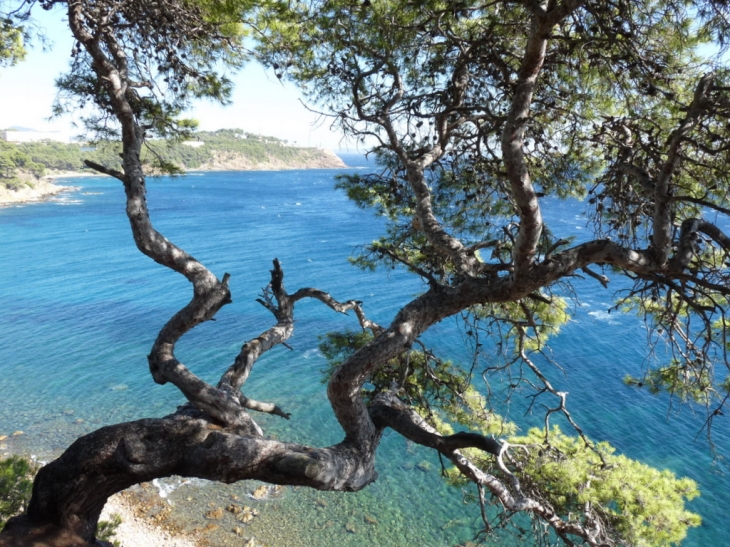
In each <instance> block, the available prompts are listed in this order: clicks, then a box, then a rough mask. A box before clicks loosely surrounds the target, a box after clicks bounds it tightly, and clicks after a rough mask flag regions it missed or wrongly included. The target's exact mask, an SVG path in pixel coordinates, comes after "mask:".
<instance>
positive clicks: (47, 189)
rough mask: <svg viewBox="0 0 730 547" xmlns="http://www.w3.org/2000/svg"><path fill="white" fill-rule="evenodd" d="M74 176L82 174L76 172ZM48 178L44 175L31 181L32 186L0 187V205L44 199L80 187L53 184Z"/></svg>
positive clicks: (65, 175)
mask: <svg viewBox="0 0 730 547" xmlns="http://www.w3.org/2000/svg"><path fill="white" fill-rule="evenodd" d="M58 176H59V177H69V176H72V175H70V174H63V175H58ZM76 176H83V175H79V174H76ZM54 178H55V177H54ZM49 179H51V177H44V178H43V179H41V180H36V181H34V182H32V186H30V185H26V186H22V187H20V188H17V189H10V188H2V187H0V206H3V205H13V204H18V203H29V202H37V201H44V200H46V199H48V198H50V197H52V196H55V195H57V194H61V193H63V192H73V191H75V190H79V189H80V188H79V187H78V186H62V185H59V184H54V183H53V182H51V180H49Z"/></svg>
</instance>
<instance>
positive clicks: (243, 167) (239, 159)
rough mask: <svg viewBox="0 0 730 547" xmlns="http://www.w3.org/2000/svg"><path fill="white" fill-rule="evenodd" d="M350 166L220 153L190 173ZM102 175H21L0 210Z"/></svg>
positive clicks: (327, 157)
mask: <svg viewBox="0 0 730 547" xmlns="http://www.w3.org/2000/svg"><path fill="white" fill-rule="evenodd" d="M346 167H347V165H346V164H345V162H343V161H342V159H340V157H339V156H338V155H337V154H335V153H334V152H333V151H331V150H319V151H318V153H317V154H315V155H313V156H312V157H311V158H309V159H307V160H306V161H300V162H295V163H291V162H284V161H282V160H279V159H276V158H269V159H268V160H266V161H263V162H257V161H254V160H251V159H250V158H247V157H246V156H243V155H240V154H226V153H220V154H217V155H216V157H215V159H214V160H213V161H211V162H209V163H206V164H203V165H201V166H199V167H196V168H194V169H189V170H188V171H189V172H198V171H285V170H294V169H343V168H346ZM90 176H101V175H98V174H97V173H95V172H91V171H89V172H86V173H81V172H78V171H54V172H52V173H51V174H50V175H46V176H45V177H43V178H42V179H40V180H36V179H34V178H33V177H32V176H30V175H21V177H20V178H21V180H23V181H25V182H26V186H22V187H20V188H17V189H9V188H3V187H0V207H2V206H6V205H13V204H20V203H30V202H39V201H44V200H47V199H48V198H50V197H53V196H55V195H57V194H60V193H63V192H73V191H76V190H79V189H80V187H78V186H64V185H59V184H55V183H54V182H53V180H54V179H58V178H64V179H66V178H76V177H90Z"/></svg>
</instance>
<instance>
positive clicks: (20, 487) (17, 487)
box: [0, 456, 38, 530]
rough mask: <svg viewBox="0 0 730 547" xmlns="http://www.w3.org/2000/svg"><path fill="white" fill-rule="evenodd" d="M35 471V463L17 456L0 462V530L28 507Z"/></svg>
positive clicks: (36, 468)
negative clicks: (10, 519) (11, 518)
mask: <svg viewBox="0 0 730 547" xmlns="http://www.w3.org/2000/svg"><path fill="white" fill-rule="evenodd" d="M37 470H38V467H37V466H36V464H35V463H33V462H32V461H30V460H28V459H26V458H21V457H19V456H10V457H9V458H7V459H4V460H0V530H2V529H3V527H4V526H5V523H6V522H7V520H8V519H9V518H10V517H14V516H15V515H17V514H19V513H21V512H22V511H23V510H24V509H25V508H26V506H27V505H28V502H29V501H30V494H31V490H32V488H33V477H34V476H35V474H36V471H37Z"/></svg>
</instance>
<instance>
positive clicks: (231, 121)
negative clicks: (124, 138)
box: [0, 9, 347, 150]
mask: <svg viewBox="0 0 730 547" xmlns="http://www.w3.org/2000/svg"><path fill="white" fill-rule="evenodd" d="M34 16H35V17H36V20H37V21H39V23H40V25H41V26H42V27H43V28H45V29H46V32H47V35H48V37H49V38H50V39H51V41H52V44H51V45H50V47H49V48H48V49H47V50H46V51H43V50H42V48H41V47H40V46H39V45H36V46H34V47H33V48H32V49H31V50H30V51H29V53H28V55H27V56H26V59H25V61H23V62H21V63H19V64H18V65H16V66H14V67H9V68H0V105H2V106H1V107H0V129H4V128H7V127H12V126H20V127H27V128H31V129H35V130H36V131H63V132H69V133H71V134H74V135H75V134H78V133H79V132H80V131H79V130H78V129H74V127H73V125H72V124H73V121H74V120H73V117H72V116H64V117H63V118H60V119H54V120H49V119H48V118H49V117H50V115H51V105H52V103H53V99H54V97H55V96H56V90H55V87H54V80H55V78H56V77H57V76H59V75H60V74H61V73H62V72H63V71H65V69H66V67H67V66H68V60H69V58H70V56H69V53H70V51H71V45H72V43H73V42H72V39H71V33H70V31H69V30H68V28H67V27H66V26H65V23H64V19H65V15H64V13H63V12H61V11H58V10H54V11H52V12H50V13H49V12H45V11H43V10H40V9H37V10H36V11H35V12H34ZM231 79H232V80H233V81H234V82H235V91H234V93H233V97H232V99H233V103H232V104H231V105H230V106H227V107H223V106H220V105H216V104H213V103H210V102H202V101H201V102H200V103H199V104H198V105H196V107H195V108H194V110H192V111H191V112H189V113H188V116H190V117H192V118H195V119H197V120H198V121H199V122H200V128H201V129H203V130H215V129H225V128H239V129H243V130H244V131H248V132H251V133H260V134H262V135H270V136H273V137H277V138H280V139H286V140H288V141H290V142H295V143H296V144H297V145H298V146H318V147H323V148H332V149H335V150H339V149H347V143H346V142H345V141H343V140H342V139H341V136H340V134H338V133H337V132H334V131H331V130H330V129H329V122H328V121H327V120H324V121H321V120H320V121H319V122H318V119H319V117H318V116H317V115H316V114H314V113H312V112H309V111H308V110H307V109H306V108H305V107H304V106H303V105H302V103H301V102H300V94H299V93H298V91H297V90H296V89H295V88H294V86H293V85H292V84H291V83H285V84H282V83H281V82H279V81H278V80H277V78H276V77H275V76H274V75H273V73H271V72H269V73H267V72H265V71H264V69H263V68H262V67H261V66H260V65H257V64H255V63H251V64H249V65H248V66H247V67H246V68H244V69H243V70H242V71H241V72H239V73H238V74H235V75H233V76H232V78H231Z"/></svg>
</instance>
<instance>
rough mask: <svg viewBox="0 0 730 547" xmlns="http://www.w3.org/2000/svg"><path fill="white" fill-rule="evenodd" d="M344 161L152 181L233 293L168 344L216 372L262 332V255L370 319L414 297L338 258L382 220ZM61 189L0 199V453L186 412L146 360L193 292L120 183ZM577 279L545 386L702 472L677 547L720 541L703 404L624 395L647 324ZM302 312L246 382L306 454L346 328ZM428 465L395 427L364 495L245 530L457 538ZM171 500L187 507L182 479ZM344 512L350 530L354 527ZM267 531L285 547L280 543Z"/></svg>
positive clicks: (47, 449) (342, 538) (572, 211)
mask: <svg viewBox="0 0 730 547" xmlns="http://www.w3.org/2000/svg"><path fill="white" fill-rule="evenodd" d="M339 172H341V171H337V170H321V171H289V172H243V173H204V174H203V173H199V174H191V175H189V176H187V177H185V178H177V179H169V178H160V179H154V180H151V181H150V182H149V201H150V209H151V214H152V218H153V221H154V222H155V223H156V225H157V227H158V229H160V231H162V232H163V233H164V234H165V235H166V236H167V237H169V238H170V239H171V240H173V241H174V242H175V243H177V244H179V245H181V246H182V247H184V248H185V249H186V250H188V251H189V252H191V253H192V254H193V255H195V256H196V257H197V258H199V259H200V260H201V261H203V262H204V263H205V264H206V265H207V266H208V267H210V268H211V269H212V270H213V271H214V272H215V273H216V274H217V275H218V276H222V275H223V273H224V272H229V273H231V275H232V278H231V288H232V291H233V300H234V302H233V304H231V305H229V306H226V307H225V308H224V309H223V310H222V311H221V312H220V313H219V315H218V316H217V321H215V322H208V323H206V324H204V325H202V326H201V327H199V328H198V329H196V330H195V331H193V332H192V333H190V334H189V335H188V336H186V337H185V338H184V339H183V340H182V342H181V344H180V346H179V349H178V356H179V357H180V358H181V359H182V360H183V361H184V362H185V363H186V364H187V365H189V366H190V367H191V368H192V369H193V370H194V371H195V372H197V373H198V374H200V375H201V376H202V377H204V378H206V379H208V380H210V381H215V380H216V379H217V377H218V376H219V375H220V373H221V371H223V370H224V369H225V368H226V367H227V366H228V365H229V364H230V363H231V361H232V359H233V358H234V356H235V354H236V353H237V351H238V349H239V348H240V345H241V344H242V343H243V342H244V341H245V340H247V339H249V338H252V337H254V336H256V335H257V334H258V333H259V332H260V331H262V330H264V329H266V328H267V327H268V326H269V325H270V324H271V317H270V315H269V314H268V312H266V310H264V309H263V308H262V307H261V306H260V305H258V304H256V303H255V298H256V297H257V295H258V294H259V292H260V289H261V287H263V286H265V285H266V283H267V282H268V270H269V268H270V266H271V260H272V259H273V258H274V257H278V258H279V259H280V260H281V262H282V264H283V266H284V269H285V273H286V278H285V283H286V285H287V288H288V289H289V290H290V291H293V290H295V289H296V288H298V287H301V286H317V287H319V288H321V289H324V290H327V291H329V292H330V293H331V294H332V295H333V296H335V297H336V298H339V299H342V300H345V299H350V298H353V299H358V300H363V301H364V302H365V309H366V311H367V312H368V314H369V315H370V316H371V317H372V318H373V319H374V320H376V321H379V322H381V323H387V322H388V320H389V319H390V318H391V317H392V315H393V313H394V312H395V311H396V310H397V309H398V307H399V306H400V305H402V304H403V303H405V302H406V301H407V300H408V299H409V298H410V297H411V296H412V295H413V294H415V293H417V292H418V291H419V290H421V287H422V286H421V283H420V281H419V280H418V279H414V278H413V277H412V276H409V275H406V274H404V273H402V272H399V271H394V272H390V273H388V274H385V273H383V272H379V273H375V274H368V273H363V272H359V271H357V270H355V269H353V268H352V267H351V266H349V265H348V263H347V256H348V255H349V254H351V253H352V252H353V250H354V249H355V248H356V247H357V246H358V245H362V244H364V243H368V242H369V241H371V240H372V239H373V238H375V237H376V236H377V234H378V228H379V224H380V223H379V221H378V220H377V219H376V220H373V219H372V217H371V216H370V215H369V213H367V212H364V211H360V210H358V209H356V208H355V207H354V206H353V205H351V204H350V203H349V202H347V200H346V199H345V197H344V196H343V195H342V194H341V193H338V192H335V191H333V184H334V176H335V175H336V174H337V173H339ZM69 182H70V183H72V184H75V185H80V186H82V190H81V191H79V192H74V193H71V194H65V195H62V196H61V197H59V198H58V199H55V200H53V201H50V202H46V203H41V204H33V205H26V206H17V207H6V208H3V209H0V241H2V250H3V257H2V262H0V298H1V299H2V300H1V301H2V303H3V313H2V314H0V393H2V395H3V400H2V404H1V405H0V435H3V434H5V435H8V434H10V433H12V432H14V431H16V430H22V431H24V435H22V436H18V437H13V438H12V439H10V440H9V441H6V443H5V448H0V453H1V452H2V451H3V450H19V451H26V452H29V453H34V454H39V455H40V456H41V457H48V456H49V455H52V454H55V453H58V451H60V450H62V449H63V448H64V447H65V446H67V445H68V444H69V443H70V442H71V441H72V440H73V439H74V438H76V437H77V436H78V435H80V434H83V433H84V432H87V431H91V430H93V429H95V428H96V427H99V425H102V424H107V423H114V422H119V421H123V420H131V419H137V418H141V417H145V416H162V415H164V414H167V413H169V412H170V411H172V410H173V409H174V408H175V406H176V405H177V404H180V403H181V397H180V396H179V394H178V392H177V391H176V390H175V388H174V387H172V386H169V385H168V386H158V385H156V384H154V382H152V380H151V378H150V377H149V373H148V370H147V364H146V358H145V356H146V354H147V352H148V351H149V348H150V346H151V343H152V341H153V339H154V337H155V334H156V332H157V330H158V329H159V328H160V326H161V325H162V324H163V323H164V322H165V321H166V320H167V319H168V318H169V317H170V315H171V314H172V313H174V312H175V311H176V310H177V309H178V308H179V307H181V306H182V305H184V304H185V303H186V302H187V301H188V299H189V297H190V288H189V285H188V283H187V282H186V281H185V280H184V279H182V278H180V277H179V276H177V275H176V274H173V273H170V272H167V271H165V270H164V269H163V268H161V267H159V266H157V265H156V264H154V263H153V262H151V261H150V260H149V259H147V258H146V257H144V256H142V255H141V254H139V253H138V252H137V251H136V250H135V248H134V246H133V243H132V241H131V237H130V234H129V228H128V225H127V221H126V218H125V217H124V204H123V192H122V188H121V186H120V185H119V184H118V183H117V181H113V180H109V179H106V178H85V179H74V180H73V181H69ZM581 210H582V206H581V205H576V204H568V205H564V204H558V203H554V202H553V203H548V207H546V211H545V212H546V216H547V217H548V220H549V221H550V223H551V225H552V229H553V231H554V232H555V233H556V234H557V235H559V236H566V235H571V234H574V233H575V232H576V231H578V232H579V233H580V232H581V230H582V231H583V232H585V231H586V230H585V227H584V225H585V221H584V220H583V218H582V217H581V216H580V212H581ZM578 286H579V288H580V291H581V294H582V302H581V306H580V307H578V308H577V309H576V315H575V320H574V321H572V322H571V323H570V324H569V325H567V326H566V327H565V328H564V329H563V331H562V334H561V336H560V337H558V338H557V339H556V340H555V342H554V343H553V351H554V357H555V359H556V360H557V361H558V362H559V363H560V364H561V365H562V366H563V367H564V370H565V373H566V374H565V375H564V374H563V373H562V372H561V371H559V370H558V369H556V368H548V369H546V370H548V373H549V375H550V378H551V380H552V381H553V383H554V384H555V385H556V386H559V387H560V389H563V390H566V391H569V392H570V395H569V399H568V401H569V404H570V405H571V409H572V411H573V414H574V416H575V417H576V418H577V419H578V420H579V422H580V423H581V424H582V425H583V426H584V428H585V430H586V432H587V433H588V434H589V435H590V436H592V437H594V438H596V439H605V440H608V441H610V442H611V443H612V444H614V445H615V446H616V447H617V448H618V449H619V450H620V451H622V452H624V453H626V454H627V455H629V456H630V457H634V458H639V459H642V460H644V461H646V462H647V463H650V464H652V465H656V466H660V467H667V468H669V469H672V470H674V471H675V472H677V473H678V474H681V475H688V476H690V477H692V478H694V479H695V480H697V481H698V482H699V483H700V487H701V489H702V492H703V495H702V497H701V498H700V499H699V500H697V501H695V502H693V503H692V507H693V508H694V510H696V511H698V512H699V513H700V514H701V515H702V516H703V519H704V524H703V526H702V527H701V528H699V529H696V530H693V531H691V533H690V537H689V538H688V539H687V541H686V542H685V543H684V544H683V545H688V546H698V547H699V546H704V545H723V544H724V542H725V538H726V537H728V535H730V524H728V521H727V519H726V518H725V508H726V507H728V506H730V493H729V492H728V489H726V488H724V484H725V480H726V479H725V476H724V475H723V474H722V470H723V467H722V466H713V464H712V457H711V455H710V453H709V450H708V446H707V442H706V441H705V439H704V436H703V434H702V433H700V434H699V436H697V434H698V432H700V429H701V427H702V424H703V415H702V414H701V413H698V414H693V413H692V412H691V410H690V409H688V408H680V409H676V408H675V409H673V410H670V411H668V408H669V407H668V404H667V401H665V400H661V399H657V398H654V397H650V396H648V395H646V394H644V393H640V392H636V391H633V390H630V389H628V388H626V387H625V386H623V384H622V382H621V379H622V377H623V376H624V374H626V373H627V372H632V373H634V374H638V373H639V371H640V370H641V366H642V362H643V359H644V352H643V349H644V347H645V331H644V330H643V327H642V325H641V323H640V322H639V321H638V319H636V318H633V317H620V316H616V315H614V314H608V313H607V312H606V310H607V309H608V307H609V306H610V303H611V297H612V294H613V292H612V290H611V291H607V290H604V289H602V287H601V286H600V285H599V284H598V283H596V282H594V281H592V280H589V281H578ZM296 319H297V323H296V330H295V335H294V338H293V339H292V341H291V345H292V347H293V350H292V351H290V350H288V349H285V348H277V349H275V350H274V351H272V352H270V354H268V355H266V356H265V357H264V358H263V359H262V360H261V361H260V362H259V363H258V365H257V367H256V368H255V369H254V373H253V375H252V377H251V379H250V380H249V382H248V383H247V389H246V393H247V394H248V395H250V396H252V397H254V398H258V399H262V400H272V401H275V402H277V403H278V404H280V405H281V406H282V407H283V408H284V409H285V410H287V411H288V412H291V413H292V415H293V416H292V418H293V419H292V420H291V421H289V422H285V421H283V420H281V419H278V418H276V417H269V416H263V417H260V419H259V422H260V423H261V425H262V426H263V427H264V429H265V430H266V431H267V433H270V434H273V435H276V436H277V437H280V438H285V439H288V440H292V441H299V442H304V443H311V444H316V445H325V444H328V443H332V442H336V441H338V440H339V439H340V435H341V434H340V430H339V428H338V426H337V424H336V421H335V420H334V418H333V417H332V415H331V412H329V409H328V405H327V400H326V396H325V391H324V386H322V384H321V383H320V378H321V374H320V372H319V371H320V369H321V368H322V367H323V366H324V361H323V358H322V356H321V355H320V354H319V352H318V350H317V344H318V338H317V337H318V335H320V334H322V333H325V332H327V331H329V330H334V329H340V328H344V327H348V326H349V327H352V328H356V326H357V325H356V322H355V319H354V318H352V317H345V316H342V315H336V314H334V313H332V312H330V311H329V310H328V309H325V308H324V307H323V306H322V305H319V304H318V303H315V302H304V303H301V304H300V305H298V308H297V312H296ZM428 339H429V341H430V342H431V343H432V344H433V345H434V346H435V347H437V348H438V349H439V351H440V353H441V354H442V355H445V356H448V357H452V358H457V359H458V358H462V359H466V358H467V354H466V352H465V350H464V349H463V347H464V344H463V340H462V335H461V334H460V332H459V330H458V328H457V324H456V322H455V321H452V320H447V321H444V322H443V324H441V325H439V326H438V327H437V328H436V329H434V332H432V333H429V335H428ZM545 403H546V404H547V403H550V401H545ZM524 408H525V400H524V398H523V397H522V396H517V397H515V398H513V399H512V403H511V405H510V408H509V410H510V417H511V418H512V419H514V420H516V421H517V422H518V423H519V424H520V425H522V426H524V427H525V428H526V427H528V426H529V425H534V424H537V423H538V422H539V421H540V417H539V415H537V413H536V415H535V416H525V417H523V416H522V414H523V411H524ZM695 437H697V438H695ZM714 441H715V443H716V445H717V449H718V451H719V453H720V454H724V455H727V454H729V453H730V436H729V435H728V428H727V423H726V420H718V421H716V422H715V426H714ZM1 446H3V445H2V443H0V447H1ZM424 462H425V463H427V464H428V465H425V466H424V465H421V466H420V468H421V469H425V468H427V467H430V470H428V471H423V470H421V469H419V464H421V463H424ZM438 470H439V462H438V458H437V457H436V456H435V455H434V454H433V453H430V452H429V451H426V450H422V449H420V448H418V447H414V446H412V445H409V444H408V443H406V442H405V441H404V440H403V439H401V438H399V437H398V436H397V435H395V434H391V435H390V436H388V438H387V439H386V441H385V443H384V446H383V448H382V451H381V454H380V458H379V471H380V479H379V480H378V481H377V482H376V483H375V484H374V485H373V486H372V487H370V488H368V489H366V490H365V491H364V492H361V493H358V494H355V495H349V494H348V495H344V494H331V493H326V494H323V493H319V492H311V491H306V490H293V489H292V490H291V491H288V492H287V493H286V494H285V495H284V496H283V497H282V498H281V500H277V501H274V500H272V501H271V503H270V504H269V506H268V507H269V510H268V511H266V512H263V513H264V514H263V515H262V517H261V519H260V520H259V523H260V524H258V525H256V526H259V527H260V528H261V530H258V529H257V528H256V529H255V526H254V525H253V524H252V525H251V526H252V528H251V529H252V530H254V529H255V530H256V534H257V537H264V538H265V537H266V533H267V532H266V530H265V528H266V527H267V526H268V528H269V530H271V529H272V526H274V525H275V524H276V522H282V521H285V522H286V523H287V527H289V528H291V530H295V531H296V534H295V537H299V538H301V537H302V536H307V537H309V536H311V537H312V538H315V539H314V541H315V543H312V544H315V545H323V546H324V545H335V544H338V545H363V544H365V543H369V544H372V545H403V546H406V545H408V546H416V545H418V546H437V545H453V544H455V543H457V542H463V541H465V540H467V539H470V538H471V537H472V535H473V533H474V531H475V530H476V529H477V528H476V526H477V525H478V522H477V517H478V515H477V513H476V512H475V511H474V509H473V507H471V506H469V505H465V504H464V503H463V502H462V500H463V493H461V492H456V491H453V490H450V489H448V488H445V487H444V486H443V485H442V484H441V481H440V479H439V477H438ZM225 488H228V489H234V490H231V491H228V490H225V489H223V490H221V489H219V490H217V491H213V490H210V489H209V490H207V493H206V494H205V496H208V497H209V498H210V499H211V500H212V501H211V503H223V500H224V499H225V498H226V497H227V496H230V495H244V494H242V493H243V492H245V491H248V490H251V486H250V485H239V486H237V487H236V486H232V487H225ZM236 488H238V489H239V490H235V489H236ZM176 492H177V495H179V496H180V498H179V500H178V502H179V503H181V504H183V503H184V498H185V496H186V494H185V487H181V488H180V489H179V490H178V491H176ZM235 492H237V493H235ZM198 495H201V494H198ZM216 496H217V498H216ZM206 499H207V498H206ZM265 515H268V516H265ZM366 515H376V516H377V519H378V524H377V525H374V524H371V523H368V522H367V521H365V520H364V518H365V516H366ZM381 515H382V516H381ZM347 523H351V524H352V525H353V526H355V528H356V529H357V533H354V534H353V533H350V532H347V530H345V527H344V526H345V524H347ZM287 538H288V539H287ZM270 541H271V542H273V541H276V543H270V544H272V545H280V546H284V545H289V544H291V545H297V542H296V540H294V539H292V535H291V534H290V535H289V536H287V537H281V538H275V537H273V536H272V537H271V538H270ZM298 544H300V545H301V544H303V543H301V542H300V543H298ZM502 545H504V543H502Z"/></svg>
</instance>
